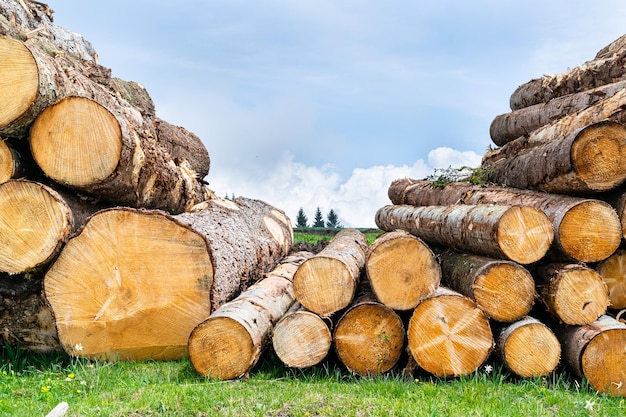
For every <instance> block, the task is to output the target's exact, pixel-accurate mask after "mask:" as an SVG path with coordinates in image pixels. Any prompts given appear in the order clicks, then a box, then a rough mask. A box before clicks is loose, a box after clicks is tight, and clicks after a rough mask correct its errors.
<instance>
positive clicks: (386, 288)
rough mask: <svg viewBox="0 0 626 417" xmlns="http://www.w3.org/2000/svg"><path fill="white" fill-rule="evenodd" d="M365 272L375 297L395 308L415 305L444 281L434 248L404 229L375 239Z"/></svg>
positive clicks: (368, 252)
mask: <svg viewBox="0 0 626 417" xmlns="http://www.w3.org/2000/svg"><path fill="white" fill-rule="evenodd" d="M365 272H366V276H367V279H368V280H369V283H370V285H371V288H372V292H373V294H374V296H375V297H376V299H377V300H378V301H380V302H381V303H382V304H384V305H386V306H387V307H390V308H392V309H394V310H411V309H413V308H415V306H417V304H419V302H420V301H421V300H423V299H424V298H426V297H427V296H429V295H431V294H433V293H434V292H435V290H436V289H437V287H438V286H439V283H440V281H441V267H440V266H439V262H438V261H437V258H436V256H435V254H434V253H433V251H432V250H431V249H430V248H429V247H428V245H427V244H426V243H424V242H423V241H422V240H421V239H419V238H418V237H416V236H413V235H411V234H410V233H408V232H406V231H404V230H395V231H391V232H386V233H383V234H381V235H379V236H378V237H377V238H376V240H375V241H374V242H373V243H372V244H371V245H370V246H369V247H368V249H367V252H366V254H365Z"/></svg>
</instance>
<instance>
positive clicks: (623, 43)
mask: <svg viewBox="0 0 626 417" xmlns="http://www.w3.org/2000/svg"><path fill="white" fill-rule="evenodd" d="M625 53H626V35H622V36H620V37H619V38H617V39H615V40H614V41H613V42H611V43H610V44H608V45H607V46H605V47H604V48H602V49H600V50H599V51H598V52H597V53H596V56H595V58H594V59H605V58H612V57H615V56H618V55H624V54H625Z"/></svg>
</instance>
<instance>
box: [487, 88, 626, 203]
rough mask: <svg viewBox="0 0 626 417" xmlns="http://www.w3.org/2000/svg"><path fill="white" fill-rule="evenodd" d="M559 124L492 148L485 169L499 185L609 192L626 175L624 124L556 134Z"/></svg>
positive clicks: (610, 123)
mask: <svg viewBox="0 0 626 417" xmlns="http://www.w3.org/2000/svg"><path fill="white" fill-rule="evenodd" d="M624 98H626V92H625V94H624ZM554 126H555V125H550V126H549V127H548V128H547V130H544V129H540V130H538V131H535V133H533V134H531V135H530V136H529V137H522V138H519V139H516V140H514V141H512V142H509V143H508V144H506V145H505V146H503V147H501V148H498V149H496V150H494V151H491V152H488V153H487V154H486V155H485V156H484V157H483V161H482V165H481V166H482V168H483V169H484V170H485V171H486V172H488V173H489V176H490V179H491V180H492V181H493V182H495V183H498V184H502V185H507V186H509V187H516V188H522V189H533V190H540V191H546V192H553V193H564V194H577V193H578V194H580V193H594V192H599V191H606V190H610V189H613V188H616V187H617V186H619V185H620V184H621V183H622V182H623V181H624V179H626V127H625V126H623V125H621V124H619V123H616V122H610V121H606V122H599V123H595V124H592V125H589V126H586V127H583V128H580V126H574V127H575V128H577V129H576V130H574V131H573V132H571V133H567V132H565V131H564V132H563V133H559V134H558V135H552V133H554V132H549V130H551V129H554ZM544 133H550V135H544ZM544 136H545V137H544Z"/></svg>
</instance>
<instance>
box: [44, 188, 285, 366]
mask: <svg viewBox="0 0 626 417" xmlns="http://www.w3.org/2000/svg"><path fill="white" fill-rule="evenodd" d="M200 208H202V209H201V210H200V211H195V212H191V213H183V214H180V215H178V216H170V215H168V214H166V213H164V212H161V211H148V210H136V209H131V208H117V209H110V210H103V211H100V212H98V213H96V214H95V215H94V216H92V217H91V218H90V220H89V221H88V222H87V223H86V224H85V226H84V227H83V228H82V229H81V230H80V231H79V232H78V233H77V235H76V236H75V237H73V238H72V239H70V241H69V242H68V243H67V244H66V245H65V247H64V248H63V250H62V251H61V254H60V255H59V257H58V258H57V260H56V261H55V262H54V264H53V265H52V266H51V267H50V269H49V270H48V272H47V273H46V276H45V279H44V290H45V296H46V298H47V300H48V302H49V303H50V306H51V307H52V310H53V312H54V316H55V321H56V325H57V330H58V332H59V340H60V342H61V345H62V347H63V348H64V349H65V351H66V352H68V353H69V354H71V355H82V356H86V357H90V358H108V359H135V360H143V359H150V358H153V359H173V358H180V357H181V356H184V355H186V353H187V341H188V338H189V334H190V333H191V331H192V330H193V328H194V327H195V326H196V325H197V324H198V323H200V322H201V321H203V320H205V319H206V318H207V317H209V315H210V313H211V311H212V310H213V309H217V308H219V307H220V306H221V305H223V304H224V303H226V302H227V301H229V300H231V299H232V298H234V297H235V296H237V295H238V294H239V293H240V292H241V291H242V290H243V289H245V288H247V287H249V286H250V285H252V284H253V283H254V282H255V281H257V280H258V279H260V278H261V277H262V275H263V274H264V273H266V272H269V271H271V270H272V269H273V268H274V267H275V266H276V264H277V263H278V262H279V261H280V260H281V259H282V258H283V257H284V256H285V255H286V254H287V253H288V252H289V249H290V247H291V244H292V243H293V235H292V231H291V223H290V221H289V219H288V218H287V217H286V216H285V215H284V213H282V212H280V211H279V210H277V209H275V208H273V207H271V206H269V205H267V204H265V203H263V202H261V201H257V200H250V199H238V200H236V201H235V202H230V201H222V200H214V201H213V200H212V201H210V202H206V203H205V204H203V207H199V209H200Z"/></svg>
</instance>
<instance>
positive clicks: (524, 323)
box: [495, 316, 561, 378]
mask: <svg viewBox="0 0 626 417" xmlns="http://www.w3.org/2000/svg"><path fill="white" fill-rule="evenodd" d="M495 334H496V353H497V354H498V357H499V358H500V360H501V361H502V362H503V363H504V365H505V366H506V367H507V368H508V369H509V370H510V371H511V372H513V373H514V374H516V375H518V376H521V377H522V378H535V377H540V376H545V375H548V374H550V373H551V372H552V371H554V370H555V369H556V367H557V365H558V364H559V361H560V360H561V343H560V342H559V340H558V339H557V337H556V335H555V334H554V332H553V331H552V330H551V329H550V328H549V327H548V326H546V325H545V324H544V323H542V322H540V321H539V320H537V319H536V318H533V317H529V316H526V317H523V318H521V319H520V320H517V321H515V322H514V323H511V324H508V325H506V326H498V329H497V330H496V331H495Z"/></svg>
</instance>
